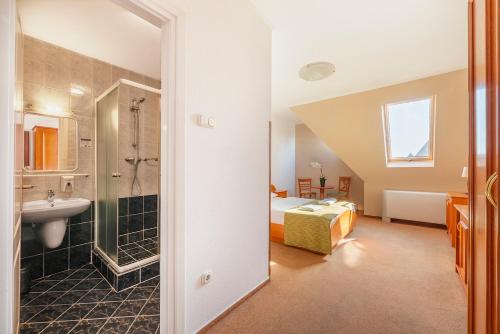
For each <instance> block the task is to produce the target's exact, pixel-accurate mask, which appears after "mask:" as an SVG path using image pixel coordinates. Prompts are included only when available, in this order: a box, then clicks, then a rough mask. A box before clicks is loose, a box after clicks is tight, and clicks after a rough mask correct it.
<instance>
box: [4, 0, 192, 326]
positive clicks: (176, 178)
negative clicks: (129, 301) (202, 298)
mask: <svg viewBox="0 0 500 334" xmlns="http://www.w3.org/2000/svg"><path fill="white" fill-rule="evenodd" d="M110 1H113V2H115V3H116V4H118V5H120V6H122V7H123V8H125V9H126V10H128V11H130V12H132V13H133V14H135V15H137V16H139V17H141V18H143V19H145V20H146V21H148V22H150V23H152V24H153V25H155V26H157V27H159V28H161V30H162V37H161V49H162V53H161V81H162V97H161V159H160V166H161V168H160V194H161V195H160V212H161V213H160V227H161V228H160V240H161V251H160V253H161V256H160V282H161V285H162V286H163V287H164V288H163V289H161V299H160V315H161V316H160V321H161V333H169V334H173V333H183V332H184V329H185V320H184V319H185V316H184V307H185V306H184V305H185V294H184V286H183V284H184V283H183V282H184V280H183V274H184V252H183V245H184V241H183V239H184V230H183V225H184V224H183V222H184V211H183V208H184V172H183V170H184V147H185V145H184V144H185V140H184V133H185V129H184V127H185V124H186V120H185V108H184V88H183V87H184V85H183V83H184V73H185V72H184V60H185V49H184V35H185V17H184V16H185V11H184V10H183V8H179V6H178V5H177V4H175V3H174V1H173V0H163V3H162V4H161V5H160V4H159V3H158V2H157V1H155V0H110ZM15 24H16V0H6V1H0V49H1V50H4V51H5V52H1V53H0V73H6V76H4V77H3V78H2V80H0V110H4V111H5V112H0V142H1V143H2V145H0V159H1V160H2V161H3V163H2V164H0V180H2V189H7V191H5V190H3V191H1V192H0V221H1V222H2V223H1V224H0V245H3V247H2V248H1V251H0V301H1V302H0V324H1V325H0V329H1V332H2V333H13V332H14V329H15V328H16V324H14V319H13V317H12V314H13V309H14V307H15V306H16V305H15V301H14V295H13V291H14V281H13V277H14V275H13V255H14V254H13V247H12V246H13V242H14V233H13V229H14V221H13V220H14V177H13V176H14V158H15V157H14V123H15V122H14V110H15V103H14V101H15V52H16V50H15ZM163 51H165V52H163Z"/></svg>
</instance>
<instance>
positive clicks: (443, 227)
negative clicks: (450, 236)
mask: <svg viewBox="0 0 500 334" xmlns="http://www.w3.org/2000/svg"><path fill="white" fill-rule="evenodd" d="M390 223H394V224H403V225H413V226H420V227H431V228H437V229H440V230H446V229H447V226H446V225H443V224H434V223H424V222H417V221H413V220H405V219H395V218H392V219H391V221H390Z"/></svg>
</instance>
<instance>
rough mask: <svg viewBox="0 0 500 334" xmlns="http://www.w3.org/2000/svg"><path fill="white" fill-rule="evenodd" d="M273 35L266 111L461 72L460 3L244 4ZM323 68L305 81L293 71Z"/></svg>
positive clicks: (463, 30)
mask: <svg viewBox="0 0 500 334" xmlns="http://www.w3.org/2000/svg"><path fill="white" fill-rule="evenodd" d="M252 2H253V3H254V4H255V6H256V7H257V8H258V10H259V11H260V12H261V13H262V15H263V16H264V17H265V18H266V19H267V21H268V22H269V23H270V25H271V26H272V28H273V87H272V88H273V109H274V111H275V112H280V111H281V112H283V111H284V112H286V111H287V110H288V107H290V106H293V105H298V104H303V103H306V102H311V101H317V100H321V99H326V98H332V97H337V96H342V95H346V94H350V93H353V92H360V91H366V90H370V89H374V88H378V87H384V86H388V85H392V84H396V83H401V82H406V81H410V80H415V79H418V78H424V77H428V76H431V75H435V74H439V73H446V72H449V71H453V70H457V69H462V68H465V67H466V66H467V1H466V0H404V1H401V0H378V1H372V0H349V1H346V0H307V1H304V0H287V1H283V0H252ZM315 61H330V62H333V63H334V64H335V65H336V72H335V74H334V75H333V76H331V77H330V78H328V79H326V80H324V81H318V82H305V81H303V80H301V79H299V77H298V74H297V72H298V70H299V69H300V68H301V67H302V66H303V65H305V64H307V63H310V62H315Z"/></svg>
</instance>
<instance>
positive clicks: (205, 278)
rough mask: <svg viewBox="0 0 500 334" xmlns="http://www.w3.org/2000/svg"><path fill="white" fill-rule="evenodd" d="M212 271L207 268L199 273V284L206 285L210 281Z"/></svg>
mask: <svg viewBox="0 0 500 334" xmlns="http://www.w3.org/2000/svg"><path fill="white" fill-rule="evenodd" d="M213 276H214V272H213V271H212V270H207V271H205V272H204V273H203V274H202V275H201V285H206V284H208V283H210V282H212V280H213Z"/></svg>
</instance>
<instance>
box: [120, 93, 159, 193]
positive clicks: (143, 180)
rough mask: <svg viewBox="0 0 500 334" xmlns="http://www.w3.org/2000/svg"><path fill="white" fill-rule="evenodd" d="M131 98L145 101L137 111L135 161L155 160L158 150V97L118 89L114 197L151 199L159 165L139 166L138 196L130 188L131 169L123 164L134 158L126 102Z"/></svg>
mask: <svg viewBox="0 0 500 334" xmlns="http://www.w3.org/2000/svg"><path fill="white" fill-rule="evenodd" d="M133 98H145V101H144V102H143V103H142V104H141V105H140V111H139V145H138V147H137V149H138V152H139V157H140V158H142V159H145V158H159V154H160V153H159V150H160V95H158V94H156V93H152V92H148V91H145V90H143V89H139V88H136V87H132V86H128V85H125V84H123V85H120V87H119V88H118V101H119V102H118V103H119V106H118V118H119V124H120V125H119V130H118V170H119V171H120V173H121V177H120V185H119V187H118V197H131V196H137V195H142V196H144V195H155V194H158V190H159V182H160V178H159V162H157V161H142V162H141V163H140V164H139V169H138V174H137V175H138V177H139V182H140V187H141V190H142V192H141V193H139V192H138V189H137V188H135V189H134V191H133V192H132V190H131V185H132V181H133V178H134V166H133V165H132V164H131V163H129V162H127V161H125V158H127V157H132V158H133V157H135V156H136V154H137V153H136V150H135V148H134V147H133V146H132V144H133V141H134V121H133V114H132V113H131V112H130V101H131V100H132V99H133Z"/></svg>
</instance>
